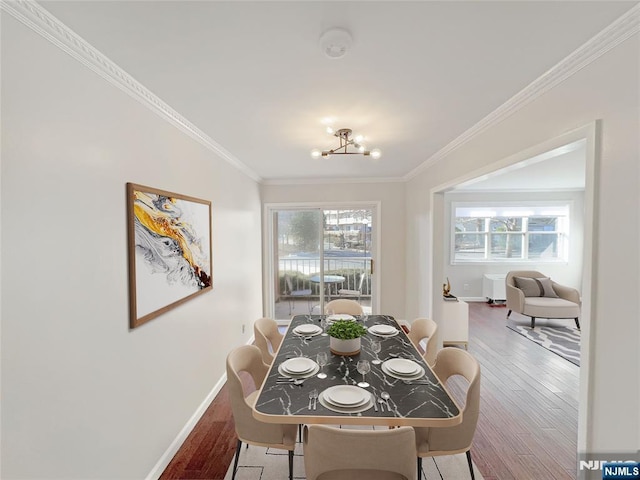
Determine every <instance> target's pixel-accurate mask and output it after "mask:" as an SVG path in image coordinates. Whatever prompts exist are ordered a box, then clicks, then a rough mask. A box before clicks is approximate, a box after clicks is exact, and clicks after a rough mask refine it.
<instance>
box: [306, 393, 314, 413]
mask: <svg viewBox="0 0 640 480" xmlns="http://www.w3.org/2000/svg"><path fill="white" fill-rule="evenodd" d="M313 392H315V390H311V391H310V392H309V407H307V408H308V409H309V410H311V402H313Z"/></svg>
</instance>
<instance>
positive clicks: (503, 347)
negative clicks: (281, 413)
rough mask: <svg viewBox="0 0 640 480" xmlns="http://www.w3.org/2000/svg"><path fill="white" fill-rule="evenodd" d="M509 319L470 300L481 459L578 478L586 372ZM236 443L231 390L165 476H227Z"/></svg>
mask: <svg viewBox="0 0 640 480" xmlns="http://www.w3.org/2000/svg"><path fill="white" fill-rule="evenodd" d="M505 316H506V311H505V309H504V308H502V307H491V306H489V305H487V304H485V303H471V304H469V330H470V332H469V334H470V341H469V352H470V353H471V354H473V355H474V356H475V357H476V358H477V359H478V361H479V362H480V364H481V366H482V384H481V405H480V418H479V420H478V427H477V429H476V434H475V437H474V444H473V447H472V449H471V452H472V456H473V460H474V462H475V463H476V465H477V466H478V468H479V469H480V471H481V472H482V475H483V476H484V478H485V479H486V480H538V479H545V480H564V479H574V478H576V469H577V463H576V441H577V428H578V426H577V422H578V388H579V384H578V382H579V371H580V370H579V368H578V367H577V366H575V365H573V364H572V363H570V362H568V361H566V360H564V359H562V358H560V357H559V356H557V355H555V354H554V353H552V352H549V351H548V350H546V349H544V348H543V347H540V346H539V345H536V344H534V343H533V342H531V341H530V340H527V339H526V338H524V337H523V336H521V335H519V334H517V333H515V332H513V331H511V330H509V329H508V328H506V326H505ZM512 318H514V319H515V318H517V314H515V313H514V314H512ZM523 318H524V317H523ZM452 390H453V393H454V395H455V396H456V397H458V395H459V394H460V393H461V390H459V386H457V385H456V384H455V383H454V385H452ZM235 445H236V438H235V433H234V427H233V419H232V417H231V407H230V404H229V399H228V395H227V391H226V388H223V389H222V390H221V391H220V393H219V394H218V396H217V397H216V398H215V400H214V401H213V402H212V403H211V405H210V406H209V408H208V409H207V411H206V413H205V414H204V415H203V417H202V419H201V420H200V421H199V422H198V424H197V425H196V427H195V428H194V430H193V431H192V432H191V434H190V435H189V437H188V438H187V440H186V441H185V443H184V445H183V446H182V447H181V449H180V450H179V451H178V453H177V454H176V456H175V457H174V458H173V460H172V461H171V463H170V464H169V466H168V467H167V468H166V470H165V471H164V473H163V474H162V476H161V477H160V478H161V480H176V479H179V480H189V479H194V480H195V479H207V480H218V479H219V480H221V479H223V478H224V476H225V474H226V471H227V468H228V466H229V464H230V462H231V460H232V458H233V454H234V451H235ZM454 480H457V479H454Z"/></svg>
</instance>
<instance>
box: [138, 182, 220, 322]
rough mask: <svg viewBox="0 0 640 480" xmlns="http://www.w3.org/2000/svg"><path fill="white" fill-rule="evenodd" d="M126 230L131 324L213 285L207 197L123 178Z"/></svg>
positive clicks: (208, 202)
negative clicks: (125, 180) (125, 201)
mask: <svg viewBox="0 0 640 480" xmlns="http://www.w3.org/2000/svg"><path fill="white" fill-rule="evenodd" d="M127 234H128V255H129V316H130V327H131V328H135V327H138V326H140V325H142V324H143V323H146V322H148V321H149V320H151V319H153V318H155V317H157V316H158V315H161V314H163V313H165V312H167V311H169V310H171V309H172V308H175V307H177V306H178V305H180V304H182V303H184V302H186V301H187V300H190V299H192V298H194V297H196V296H197V295H200V294H202V293H205V292H207V291H210V290H211V289H212V288H213V287H212V280H213V275H212V258H211V202H210V201H207V200H201V199H199V198H194V197H189V196H186V195H180V194H177V193H172V192H167V191H165V190H159V189H157V188H152V187H147V186H143V185H137V184H134V183H127Z"/></svg>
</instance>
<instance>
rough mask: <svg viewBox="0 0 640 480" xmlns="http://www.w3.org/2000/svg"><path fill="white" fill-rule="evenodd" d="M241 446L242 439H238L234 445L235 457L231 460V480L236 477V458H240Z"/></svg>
mask: <svg viewBox="0 0 640 480" xmlns="http://www.w3.org/2000/svg"><path fill="white" fill-rule="evenodd" d="M241 448H242V440H238V444H237V446H236V459H235V460H234V461H233V473H232V474H231V480H234V479H235V478H236V472H237V471H238V458H240V449H241Z"/></svg>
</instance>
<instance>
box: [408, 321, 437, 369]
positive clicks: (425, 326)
mask: <svg viewBox="0 0 640 480" xmlns="http://www.w3.org/2000/svg"><path fill="white" fill-rule="evenodd" d="M437 333H438V324H437V323H436V322H434V321H433V320H431V319H430V318H416V319H415V320H414V321H413V322H411V325H410V327H409V333H408V334H407V336H408V337H409V340H411V342H412V343H413V344H414V345H415V347H416V348H417V349H418V350H420V351H422V345H421V342H422V340H424V339H425V338H426V339H427V342H426V346H425V350H424V353H423V354H422V358H424V361H425V362H427V363H428V364H429V366H432V367H433V364H434V363H435V362H436V354H437V353H438V352H437V344H436V335H437Z"/></svg>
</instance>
